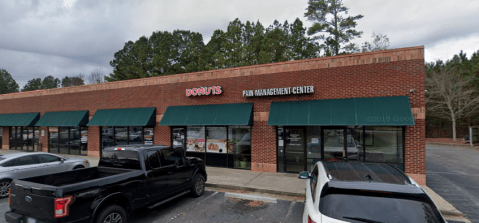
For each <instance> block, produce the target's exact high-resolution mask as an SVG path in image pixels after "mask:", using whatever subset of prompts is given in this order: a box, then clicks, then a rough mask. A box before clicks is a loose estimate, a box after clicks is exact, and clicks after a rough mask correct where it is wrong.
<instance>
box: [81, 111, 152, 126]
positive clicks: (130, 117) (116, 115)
mask: <svg viewBox="0 0 479 223" xmlns="http://www.w3.org/2000/svg"><path fill="white" fill-rule="evenodd" d="M155 124H156V114H155V108H122V109H102V110H98V111H96V112H95V115H93V118H92V119H91V120H90V122H88V125H87V126H154V125H155Z"/></svg>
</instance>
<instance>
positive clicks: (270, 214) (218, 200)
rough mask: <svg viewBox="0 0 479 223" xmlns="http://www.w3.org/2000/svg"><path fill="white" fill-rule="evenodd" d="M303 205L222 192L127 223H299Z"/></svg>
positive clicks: (0, 222) (2, 208) (144, 212)
mask: <svg viewBox="0 0 479 223" xmlns="http://www.w3.org/2000/svg"><path fill="white" fill-rule="evenodd" d="M303 208H304V203H303V202H295V201H286V200H277V203H268V202H260V201H251V200H242V199H237V198H230V197H225V193H224V192H216V191H205V193H204V194H203V196H201V197H199V198H193V197H191V196H183V197H181V198H179V199H176V200H173V201H171V202H168V203H166V204H163V205H161V206H159V207H156V208H154V209H151V210H149V209H146V208H145V209H141V210H138V211H135V212H134V213H133V214H132V215H130V218H129V220H128V222H132V223H157V222H162V223H163V222H164V223H169V222H278V223H279V222H301V218H302V215H303ZM8 210H10V209H9V207H8V199H1V200H0V215H1V217H0V223H4V222H6V221H5V217H4V216H5V212H7V211H8Z"/></svg>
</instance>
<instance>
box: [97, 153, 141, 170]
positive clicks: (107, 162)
mask: <svg viewBox="0 0 479 223" xmlns="http://www.w3.org/2000/svg"><path fill="white" fill-rule="evenodd" d="M98 166H104V167H116V168H125V169H134V170H141V164H140V160H139V157H138V152H137V151H128V150H122V151H108V150H107V151H105V150H104V151H103V154H102V155H101V158H100V162H99V163H98Z"/></svg>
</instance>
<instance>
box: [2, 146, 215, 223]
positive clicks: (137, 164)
mask: <svg viewBox="0 0 479 223" xmlns="http://www.w3.org/2000/svg"><path fill="white" fill-rule="evenodd" d="M206 177H207V175H206V170H205V164H204V161H203V160H201V159H198V158H189V157H188V158H187V157H185V156H184V155H183V153H182V152H180V151H178V150H175V149H172V148H169V147H166V146H143V145H142V146H122V147H110V148H106V149H104V150H103V153H102V156H101V158H100V162H99V164H98V167H92V168H86V169H79V170H73V171H67V172H61V173H56V174H50V175H43V176H38V177H32V178H26V179H21V180H14V181H13V182H12V186H11V193H10V196H9V205H10V209H11V211H10V212H7V213H5V218H6V220H7V222H9V223H43V222H55V223H66V222H101V223H103V222H118V223H119V222H121V223H126V222H127V217H128V214H129V213H131V211H133V210H136V209H138V208H142V207H148V208H153V207H156V206H158V205H160V204H163V203H165V202H167V201H170V200H172V199H175V198H177V197H180V196H182V195H185V194H187V193H191V194H192V195H193V196H201V195H202V194H203V192H204V185H205V181H206Z"/></svg>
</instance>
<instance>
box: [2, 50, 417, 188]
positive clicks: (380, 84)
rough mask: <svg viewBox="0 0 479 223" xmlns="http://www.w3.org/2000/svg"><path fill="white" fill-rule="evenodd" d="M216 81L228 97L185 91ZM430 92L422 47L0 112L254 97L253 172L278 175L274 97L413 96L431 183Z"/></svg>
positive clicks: (144, 84)
mask: <svg viewBox="0 0 479 223" xmlns="http://www.w3.org/2000/svg"><path fill="white" fill-rule="evenodd" d="M214 85H221V86H222V87H223V94H221V95H209V96H200V97H186V96H185V89H187V88H193V87H200V86H214ZM306 85H313V86H314V89H315V93H314V94H310V95H289V96H269V97H255V98H244V97H243V96H242V91H243V90H254V89H264V88H277V87H293V86H306ZM411 89H414V90H415V92H414V93H410V90H411ZM424 90H425V84H424V51H423V48H422V47H417V48H408V49H397V50H390V51H380V52H373V53H362V54H352V55H344V56H337V57H327V58H318V59H312V60H302V61H293V62H284V63H276V64H268V65H258V66H249V67H242V68H233V69H222V70H216V71H208V72H198V73H191V74H179V75H171V76H169V77H154V78H146V79H141V80H130V81H122V82H113V83H107V84H99V85H96V86H94V85H92V86H85V87H72V88H65V89H58V90H48V91H45V92H33V93H28V94H18V95H7V96H0V114H3V113H20V112H41V115H43V114H44V113H45V112H48V111H74V110H89V111H90V115H91V116H92V115H94V114H95V112H96V111H97V110H98V109H111V108H134V107H156V115H157V117H162V115H163V114H164V113H165V111H166V108H167V107H168V106H178V105H204V104H228V103H251V102H252V103H254V106H253V109H254V113H255V114H254V115H255V122H254V125H253V126H252V138H251V140H252V151H251V153H252V170H254V171H269V172H275V171H276V140H275V139H276V136H275V127H273V126H267V125H266V124H267V115H268V112H269V108H270V104H271V102H272V101H295V100H314V99H334V98H356V97H380V96H399V95H407V96H409V99H410V103H411V107H412V109H413V114H414V115H415V122H416V125H415V126H411V127H407V130H406V142H405V144H406V154H405V158H406V172H407V173H409V174H414V175H412V176H414V177H415V179H417V180H418V181H419V182H422V180H423V179H424V182H425V172H426V161H425V140H424V137H425V122H424V120H425V118H424V108H425V98H424ZM7 105H8V106H7ZM159 119H160V118H158V119H157V120H156V121H157V123H158V122H159V121H160V120H159ZM88 131H89V134H88V139H89V140H88V141H89V142H88V149H89V153H88V154H89V155H91V156H98V155H99V146H100V141H99V135H100V133H99V128H98V127H89V129H88ZM154 137H155V138H154V141H155V144H165V145H170V143H171V139H170V128H169V127H166V126H156V127H155V135H154Z"/></svg>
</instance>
